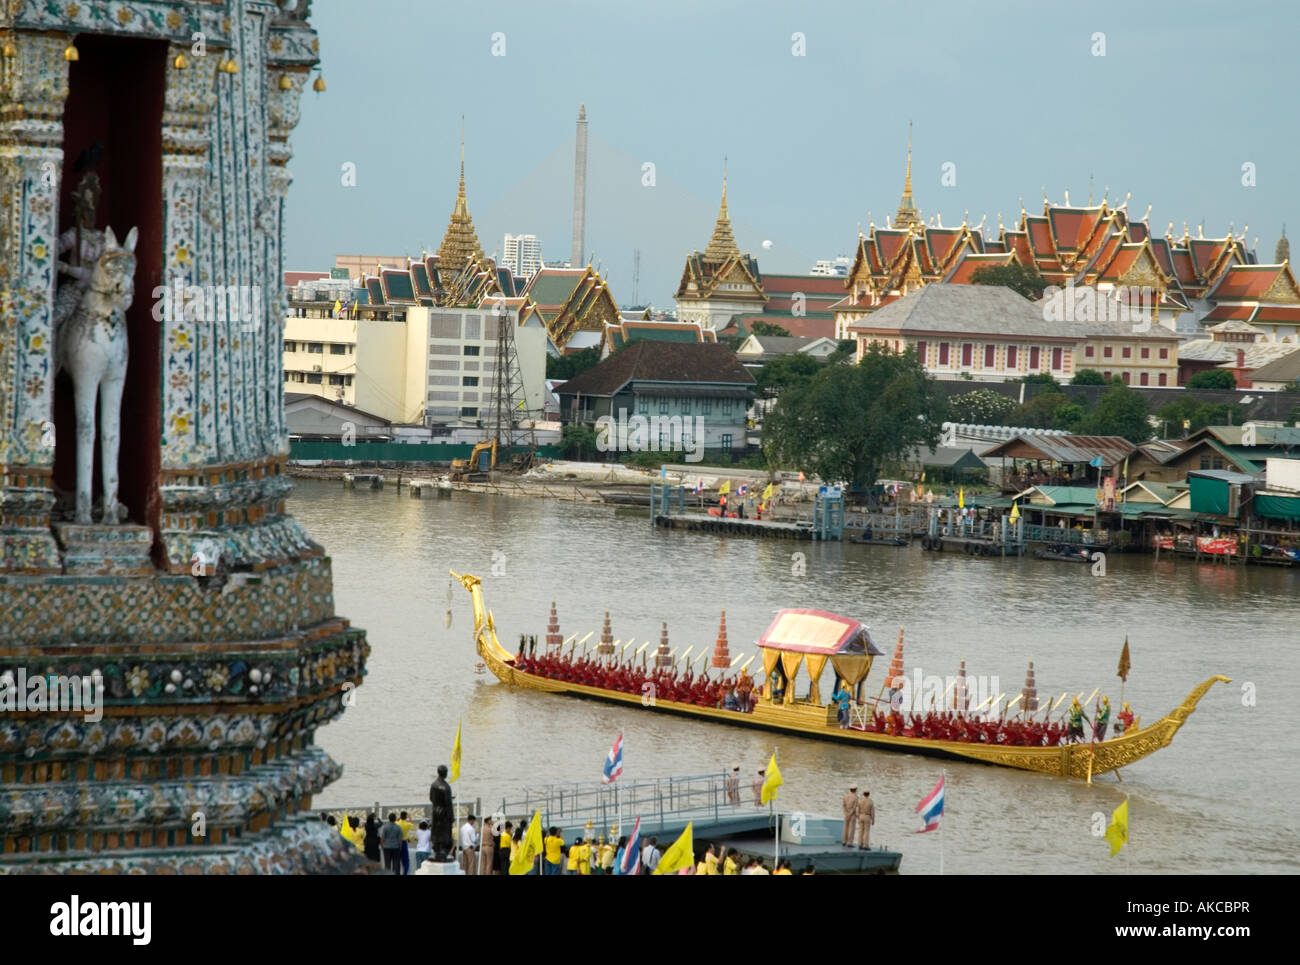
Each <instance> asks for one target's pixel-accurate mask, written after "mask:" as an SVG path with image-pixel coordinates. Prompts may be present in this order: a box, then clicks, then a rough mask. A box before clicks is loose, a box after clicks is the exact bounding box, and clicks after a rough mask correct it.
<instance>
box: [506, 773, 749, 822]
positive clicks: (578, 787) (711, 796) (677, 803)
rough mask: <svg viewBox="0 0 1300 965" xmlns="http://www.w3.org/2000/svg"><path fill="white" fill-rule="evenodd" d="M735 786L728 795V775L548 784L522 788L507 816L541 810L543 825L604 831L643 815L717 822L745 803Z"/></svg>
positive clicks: (645, 816) (646, 817) (529, 814)
mask: <svg viewBox="0 0 1300 965" xmlns="http://www.w3.org/2000/svg"><path fill="white" fill-rule="evenodd" d="M742 790H743V789H742V788H741V787H740V786H739V783H737V786H736V788H735V798H734V799H732V798H730V797H729V796H728V793H727V775H726V774H725V773H717V774H691V775H686V776H678V777H661V778H655V779H652V780H647V781H629V782H627V783H616V784H608V785H606V784H545V785H541V786H536V787H526V788H524V796H523V798H522V799H519V800H513V801H511V800H506V799H502V801H501V807H500V812H499V813H501V814H504V815H506V816H507V817H511V816H516V815H518V816H523V817H525V818H527V817H531V816H532V814H533V812H535V811H540V812H541V814H542V824H543V825H544V826H545V827H550V826H551V825H556V826H559V827H570V828H571V827H576V826H585V825H590V826H592V827H594V828H598V829H600V830H602V831H603V830H605V829H608V828H611V827H614V826H618V827H623V826H624V825H627V826H629V827H630V826H631V822H632V821H634V820H635V819H636V817H637V816H638V815H639V816H640V817H641V818H643V819H645V820H647V821H649V820H651V819H654V820H656V821H657V822H658V823H659V824H662V823H663V822H664V821H665V819H668V820H676V819H688V820H689V819H698V818H703V817H712V818H715V819H717V818H719V817H721V816H722V815H724V814H728V813H731V812H732V811H733V810H734V809H735V808H737V807H739V806H741V805H743V804H744V803H745V798H744V796H743V795H742Z"/></svg>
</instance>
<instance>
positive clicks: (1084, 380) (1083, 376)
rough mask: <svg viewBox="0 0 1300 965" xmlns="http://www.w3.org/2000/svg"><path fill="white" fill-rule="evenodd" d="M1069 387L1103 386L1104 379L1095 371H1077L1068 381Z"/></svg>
mask: <svg viewBox="0 0 1300 965" xmlns="http://www.w3.org/2000/svg"><path fill="white" fill-rule="evenodd" d="M1070 384H1071V385H1105V384H1106V377H1105V376H1104V375H1102V374H1101V373H1100V372H1098V371H1097V370H1096V369H1079V371H1077V372H1075V373H1074V378H1072V379H1071V380H1070Z"/></svg>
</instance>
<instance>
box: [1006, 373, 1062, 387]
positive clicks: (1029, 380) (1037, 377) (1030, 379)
mask: <svg viewBox="0 0 1300 965" xmlns="http://www.w3.org/2000/svg"><path fill="white" fill-rule="evenodd" d="M1011 381H1012V382H1023V383H1025V385H1056V379H1054V378H1052V377H1051V376H1050V375H1048V374H1047V373H1046V372H1035V373H1034V374H1033V375H1025V376H1022V377H1020V378H1018V379H1012V380H1011Z"/></svg>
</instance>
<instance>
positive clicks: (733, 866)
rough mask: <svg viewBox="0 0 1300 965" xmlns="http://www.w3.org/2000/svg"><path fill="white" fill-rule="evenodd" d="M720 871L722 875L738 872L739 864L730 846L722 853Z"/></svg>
mask: <svg viewBox="0 0 1300 965" xmlns="http://www.w3.org/2000/svg"><path fill="white" fill-rule="evenodd" d="M722 873H723V874H724V875H738V874H740V865H739V864H737V863H736V852H735V851H734V850H732V849H731V848H728V849H727V850H726V853H725V854H724V855H723V861H722Z"/></svg>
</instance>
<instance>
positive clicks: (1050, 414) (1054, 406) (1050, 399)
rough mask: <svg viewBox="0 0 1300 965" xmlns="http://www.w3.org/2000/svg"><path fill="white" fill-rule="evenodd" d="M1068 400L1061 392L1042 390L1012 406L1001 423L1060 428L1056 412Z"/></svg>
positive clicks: (1034, 427)
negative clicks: (1021, 402) (1020, 403)
mask: <svg viewBox="0 0 1300 965" xmlns="http://www.w3.org/2000/svg"><path fill="white" fill-rule="evenodd" d="M1068 402H1069V400H1068V399H1067V398H1066V397H1065V395H1064V394H1063V393H1061V392H1043V393H1041V394H1040V395H1036V396H1034V397H1033V398H1032V399H1030V400H1029V401H1028V402H1026V403H1024V404H1023V405H1018V406H1016V407H1015V408H1013V409H1012V410H1011V412H1009V413H1008V414H1007V416H1006V417H1005V418H1004V419H1003V420H1002V424H1003V425H1007V426H1021V427H1023V428H1026V429H1060V428H1062V426H1061V425H1059V420H1058V413H1059V411H1060V409H1061V408H1062V407H1063V406H1065V405H1066V404H1068Z"/></svg>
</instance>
